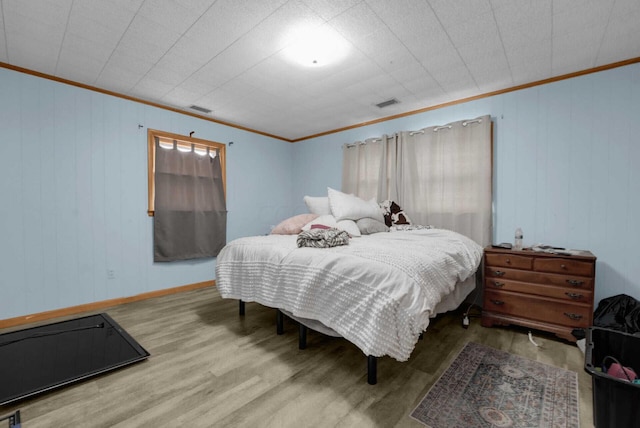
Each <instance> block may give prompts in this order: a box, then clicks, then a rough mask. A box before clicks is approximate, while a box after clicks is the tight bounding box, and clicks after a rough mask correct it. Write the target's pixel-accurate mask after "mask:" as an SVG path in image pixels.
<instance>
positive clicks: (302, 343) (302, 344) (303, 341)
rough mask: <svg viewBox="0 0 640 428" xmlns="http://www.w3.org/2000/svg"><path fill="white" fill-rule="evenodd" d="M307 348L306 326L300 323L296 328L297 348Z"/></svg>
mask: <svg viewBox="0 0 640 428" xmlns="http://www.w3.org/2000/svg"><path fill="white" fill-rule="evenodd" d="M306 348H307V326H306V325H302V324H300V328H299V330H298V349H306Z"/></svg>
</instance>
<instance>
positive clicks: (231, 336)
mask: <svg viewBox="0 0 640 428" xmlns="http://www.w3.org/2000/svg"><path fill="white" fill-rule="evenodd" d="M246 309H247V313H246V315H245V316H244V317H242V318H241V317H239V316H238V304H237V301H233V300H223V299H221V298H220V296H219V294H218V292H217V290H216V289H215V288H206V289H201V290H195V291H190V292H186V293H180V294H175V295H170V296H164V297H158V298H153V299H149V300H145V301H139V302H134V303H128V304H124V305H121V306H117V307H114V308H111V309H108V310H106V312H107V313H108V314H109V315H111V316H112V317H113V318H114V319H115V320H116V321H117V322H118V323H119V324H120V325H121V326H122V327H124V328H125V329H126V330H127V331H128V332H129V333H130V334H131V335H132V336H133V337H134V338H135V339H136V340H138V342H140V344H141V345H142V346H143V347H145V348H146V349H147V350H148V351H149V352H150V353H151V357H150V358H149V359H148V360H147V361H144V362H142V363H138V364H135V365H132V366H129V367H126V368H123V369H120V370H118V371H115V372H111V373H109V374H105V375H102V376H99V377H97V378H94V379H90V380H86V381H84V382H82V383H79V384H76V385H72V386H67V387H64V388H61V389H58V390H55V391H51V392H48V393H45V394H42V395H39V396H37V397H35V398H32V399H28V400H24V401H21V402H18V403H14V404H12V405H8V406H3V407H0V416H2V415H5V414H8V413H10V412H13V411H14V410H17V409H19V410H20V412H21V417H22V422H23V424H22V425H23V426H24V427H26V428H37V427H62V426H66V427H113V426H116V427H138V426H144V427H164V426H182V424H184V426H189V427H334V426H337V427H422V425H421V424H420V423H418V422H416V421H414V420H413V419H411V418H410V417H409V413H410V412H411V411H412V410H413V408H414V407H415V406H416V405H417V404H418V402H419V401H420V400H421V398H422V397H423V396H424V395H425V394H426V393H427V391H428V390H429V388H430V387H431V385H432V384H433V383H434V382H435V381H436V380H437V379H438V377H439V376H440V375H441V374H442V372H443V371H444V370H445V369H446V368H447V367H448V365H449V363H450V362H451V361H452V360H453V359H454V358H455V356H456V355H457V354H458V353H459V352H460V350H461V349H462V347H463V346H464V344H465V343H467V342H469V341H474V342H477V343H482V344H486V345H489V346H493V347H495V348H498V349H502V350H505V351H509V352H511V353H514V354H518V355H522V356H525V357H528V358H531V359H534V360H537V361H540V362H543V363H547V364H551V365H554V366H558V367H563V368H567V369H569V370H573V371H575V372H577V373H578V379H579V394H580V421H581V427H583V428H584V427H591V426H593V422H592V401H591V400H592V399H591V378H590V376H589V375H588V374H587V373H585V372H584V369H583V366H584V356H583V354H582V353H581V352H580V350H579V349H578V348H577V347H576V346H575V345H571V344H568V343H566V342H563V341H558V340H555V339H553V338H552V337H551V336H543V335H542V333H539V332H537V333H536V336H535V338H536V341H537V342H538V343H540V344H542V347H541V348H535V347H534V346H533V345H532V344H531V343H530V342H529V340H528V337H527V335H526V331H523V330H517V329H514V328H483V327H481V326H480V322H479V319H477V318H472V319H471V325H470V327H469V328H468V329H463V328H462V327H461V316H460V315H459V314H455V313H451V314H447V315H444V316H441V317H438V318H436V319H435V320H433V322H432V324H431V326H430V327H429V329H428V330H427V332H426V333H425V335H424V339H423V340H421V341H419V342H418V345H417V346H416V349H415V350H414V351H413V354H412V356H411V359H410V360H409V361H407V362H402V363H401V362H397V361H395V360H393V359H391V358H389V357H384V358H381V359H379V361H378V384H377V385H375V386H371V385H368V384H367V383H366V358H365V356H364V355H363V354H362V352H361V351H360V350H359V349H357V348H356V347H355V346H354V345H352V344H350V343H349V342H347V341H346V340H344V339H340V338H332V337H327V336H323V335H321V334H319V333H315V332H312V331H310V332H309V335H308V338H307V349H306V350H303V351H300V350H298V342H297V340H298V335H297V331H298V329H297V325H296V324H295V323H294V322H293V321H291V320H289V319H286V318H285V324H284V326H285V334H284V335H282V336H277V335H276V332H275V330H276V327H275V317H276V316H275V310H274V309H270V308H265V307H262V306H260V305H258V304H255V303H247V306H246ZM23 327H24V326H23ZM21 328H22V327H21ZM15 329H16V328H14V329H13V330H15ZM4 331H9V329H7V330H4ZM4 331H0V332H4ZM0 381H1V380H0Z"/></svg>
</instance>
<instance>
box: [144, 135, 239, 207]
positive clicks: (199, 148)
mask: <svg viewBox="0 0 640 428" xmlns="http://www.w3.org/2000/svg"><path fill="white" fill-rule="evenodd" d="M147 137H148V141H147V144H148V151H147V162H148V182H149V205H148V209H147V214H148V215H149V216H153V215H154V212H155V171H156V144H155V142H156V138H157V139H158V141H159V143H160V146H161V147H165V148H167V149H169V148H173V144H174V141H175V142H176V146H177V149H178V150H186V151H190V150H191V147H192V146H193V150H194V152H196V153H198V154H200V155H206V153H207V147H208V148H214V149H217V153H218V154H219V156H220V166H221V168H222V183H223V188H224V192H225V195H226V193H227V179H226V176H227V174H226V146H225V145H224V144H222V143H216V142H214V141H208V140H201V139H199V138H192V137H187V136H184V135H178V134H171V133H168V132H163V131H157V130H155V129H149V130H148V131H147ZM210 155H211V156H215V155H216V150H213V151H210Z"/></svg>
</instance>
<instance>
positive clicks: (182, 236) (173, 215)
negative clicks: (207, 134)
mask: <svg viewBox="0 0 640 428" xmlns="http://www.w3.org/2000/svg"><path fill="white" fill-rule="evenodd" d="M211 150H212V152H211V153H213V152H214V149H211ZM155 162H156V169H155V213H154V222H153V224H154V228H153V229H154V230H153V247H154V248H153V250H154V251H153V260H154V261H156V262H168V261H173V260H186V259H198V258H204V257H215V256H217V255H218V253H219V252H220V250H221V249H222V247H224V245H225V244H226V240H227V207H226V202H225V198H224V187H223V182H222V168H221V167H220V156H219V153H217V151H215V156H214V157H212V156H210V155H209V150H207V154H206V155H205V156H203V155H199V154H197V153H195V152H194V151H193V147H192V149H191V151H189V152H183V151H180V150H178V149H177V147H176V143H175V142H174V147H173V149H165V148H161V147H160V145H159V142H158V140H157V139H156V159H155Z"/></svg>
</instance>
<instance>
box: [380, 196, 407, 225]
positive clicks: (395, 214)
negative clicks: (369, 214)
mask: <svg viewBox="0 0 640 428" xmlns="http://www.w3.org/2000/svg"><path fill="white" fill-rule="evenodd" d="M379 205H380V210H381V211H382V215H383V216H384V222H385V224H386V225H387V226H388V227H391V226H394V225H398V224H411V220H410V219H409V216H408V215H407V214H406V213H405V212H404V211H403V210H402V208H400V205H398V204H396V203H395V202H394V201H390V200H386V201H382V202H380V204H379Z"/></svg>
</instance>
